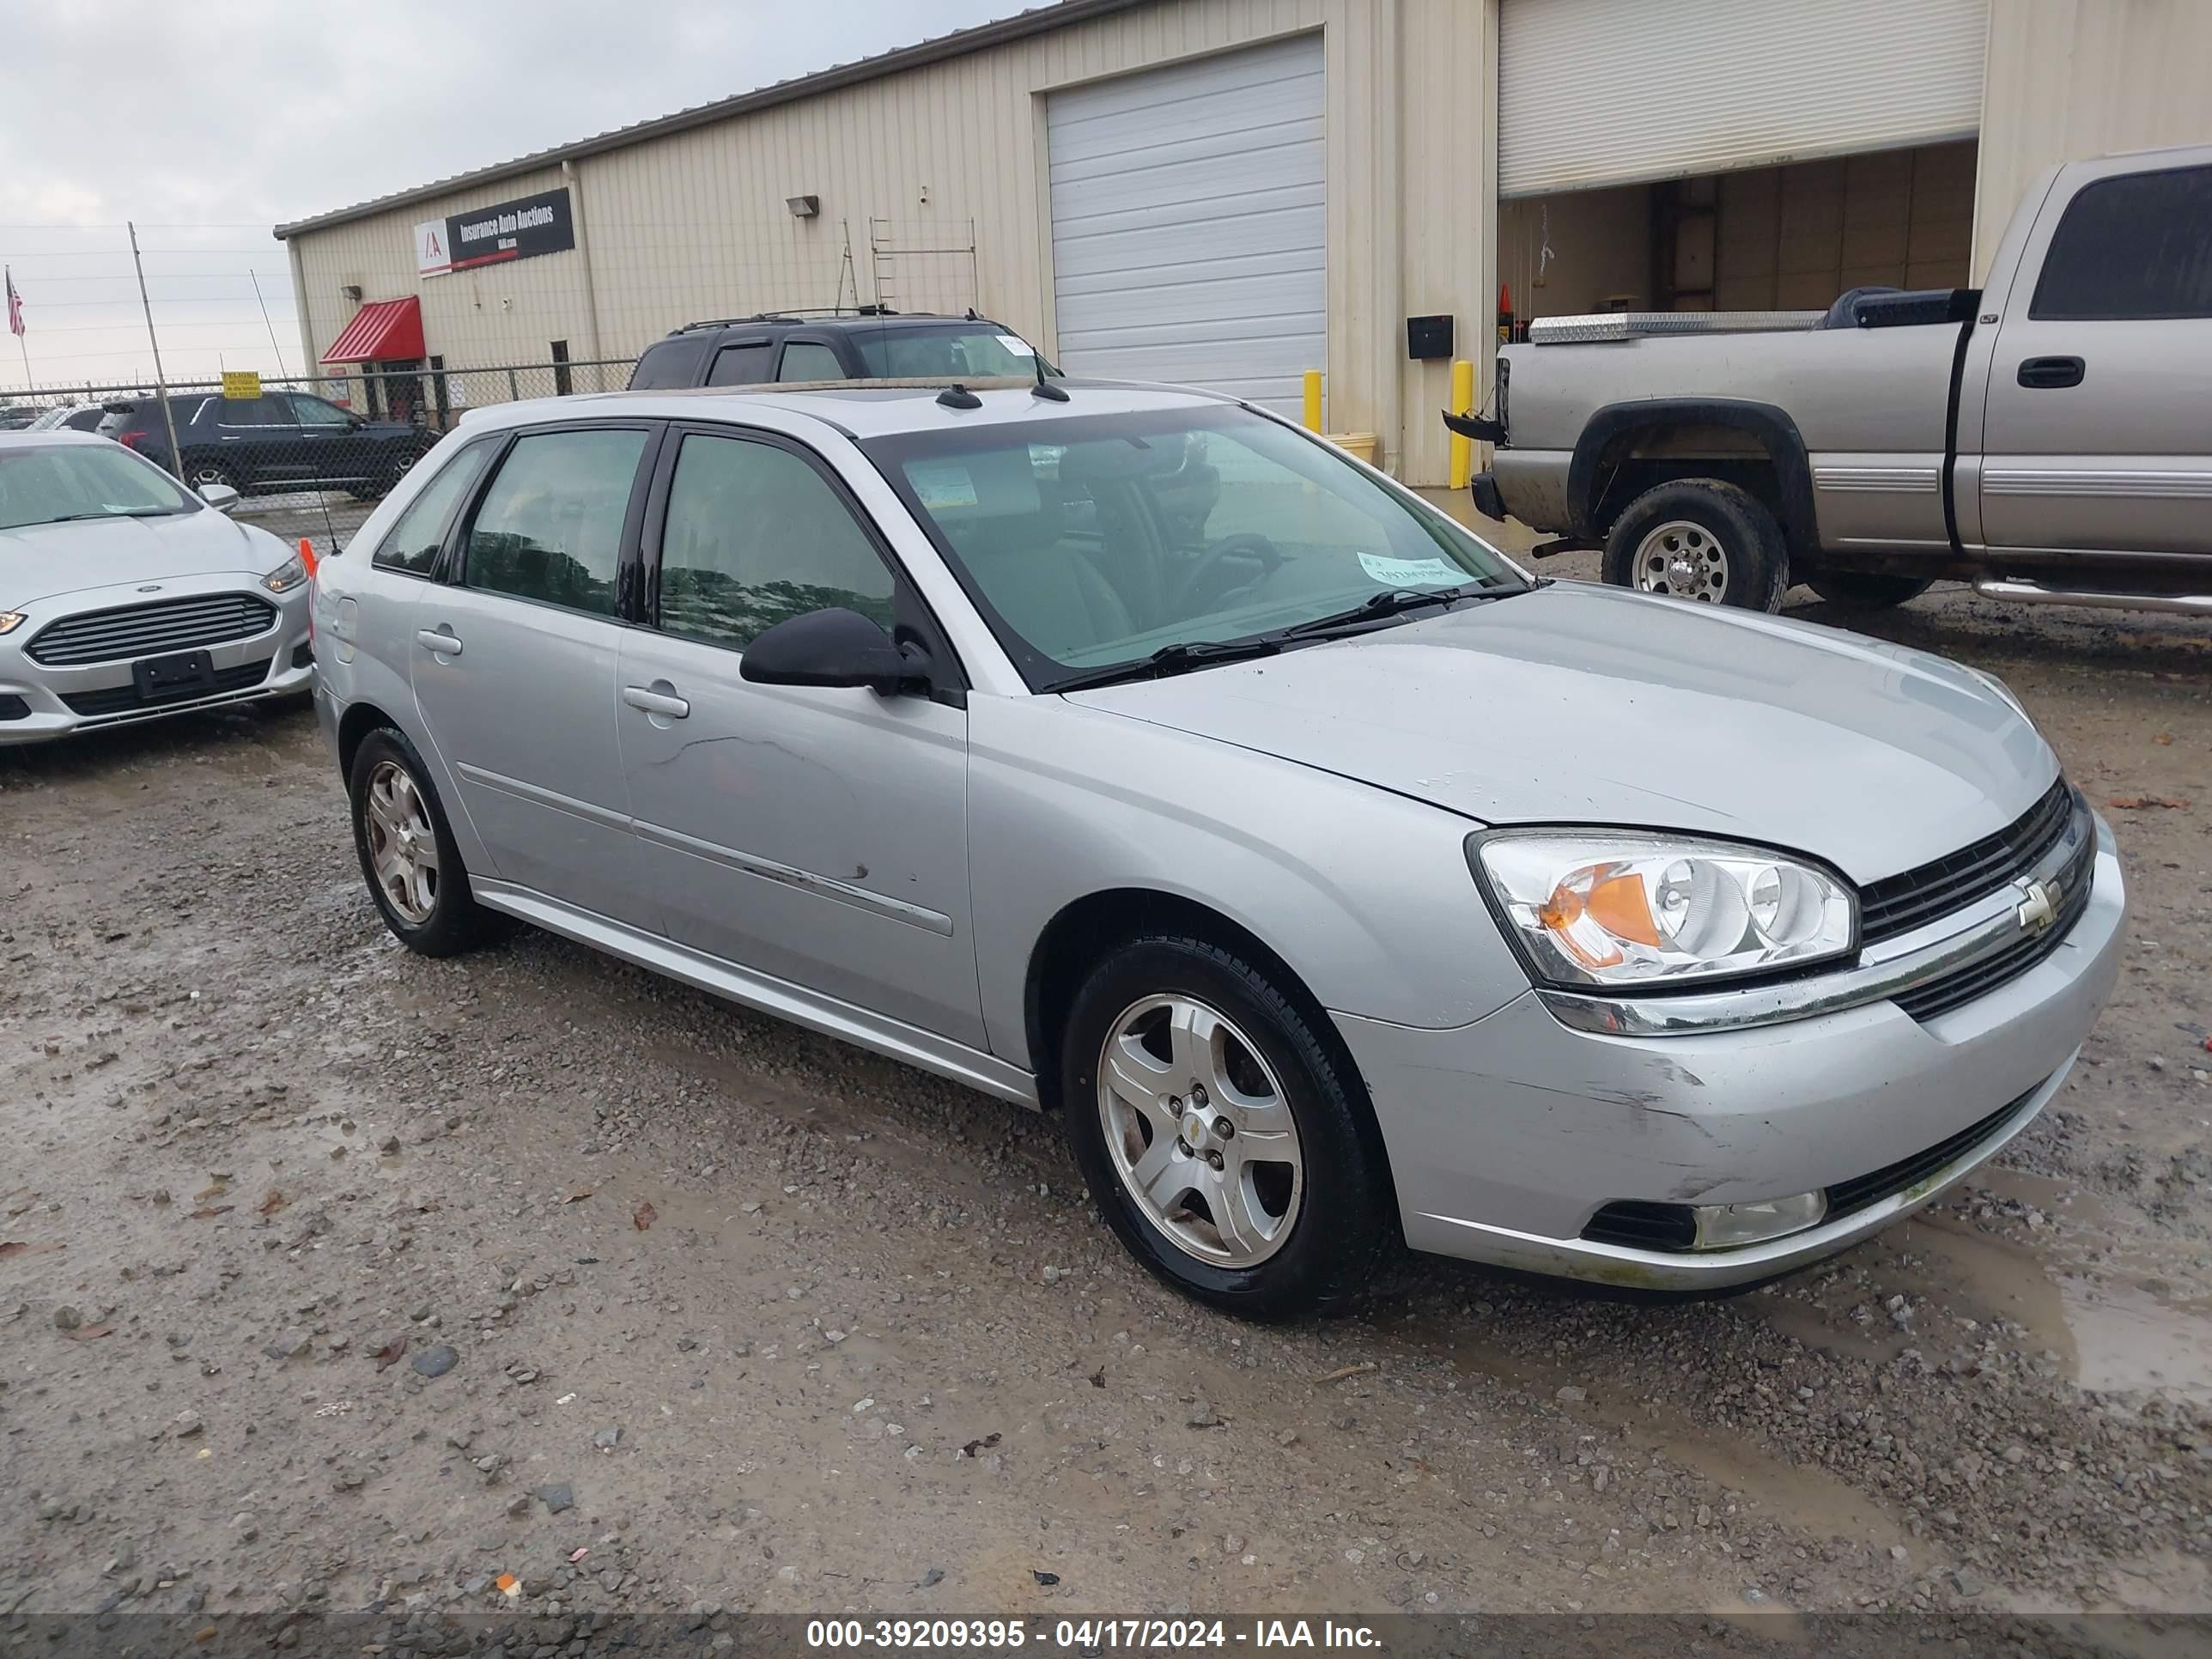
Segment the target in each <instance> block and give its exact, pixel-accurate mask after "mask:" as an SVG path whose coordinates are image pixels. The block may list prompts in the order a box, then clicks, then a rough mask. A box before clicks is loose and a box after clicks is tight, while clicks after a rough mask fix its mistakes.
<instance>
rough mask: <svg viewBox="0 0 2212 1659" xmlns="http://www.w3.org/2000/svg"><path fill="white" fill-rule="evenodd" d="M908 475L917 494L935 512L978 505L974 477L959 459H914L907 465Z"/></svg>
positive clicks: (923, 503) (924, 504)
mask: <svg viewBox="0 0 2212 1659" xmlns="http://www.w3.org/2000/svg"><path fill="white" fill-rule="evenodd" d="M906 476H907V479H908V483H912V484H913V485H914V493H915V496H916V497H917V498H918V499H919V500H920V501H921V504H922V505H923V506H924V507H927V508H928V509H929V510H930V511H931V512H932V513H941V512H943V511H944V510H945V508H947V507H973V506H975V479H973V478H972V477H969V475H968V469H967V468H966V467H964V466H962V465H958V464H957V462H951V461H921V462H915V463H914V464H912V465H908V468H907V470H906Z"/></svg>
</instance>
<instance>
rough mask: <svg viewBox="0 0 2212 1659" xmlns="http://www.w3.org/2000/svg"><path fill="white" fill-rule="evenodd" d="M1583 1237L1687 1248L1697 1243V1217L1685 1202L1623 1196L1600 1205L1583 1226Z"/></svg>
mask: <svg viewBox="0 0 2212 1659" xmlns="http://www.w3.org/2000/svg"><path fill="white" fill-rule="evenodd" d="M1583 1237H1584V1238H1587V1239H1590V1240H1593V1241H1595V1243H1600V1244H1626V1245H1627V1246H1628V1247H1629V1248H1630V1249H1637V1250H1686V1249H1689V1248H1690V1246H1691V1245H1692V1244H1694V1243H1697V1242H1698V1218H1697V1217H1696V1216H1694V1215H1692V1213H1691V1212H1690V1206H1688V1205H1686V1204H1654V1203H1651V1202H1650V1201H1648V1200H1644V1199H1640V1198H1624V1199H1619V1200H1615V1201H1614V1202H1613V1203H1611V1204H1607V1205H1605V1206H1601V1208H1600V1209H1599V1211H1598V1212H1597V1213H1596V1214H1595V1215H1594V1216H1592V1217H1591V1218H1589V1225H1588V1226H1586V1227H1584V1228H1583Z"/></svg>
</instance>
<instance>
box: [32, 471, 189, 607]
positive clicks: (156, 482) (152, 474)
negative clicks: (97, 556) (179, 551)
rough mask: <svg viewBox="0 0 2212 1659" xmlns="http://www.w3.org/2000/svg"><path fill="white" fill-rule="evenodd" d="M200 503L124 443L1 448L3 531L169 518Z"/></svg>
mask: <svg viewBox="0 0 2212 1659" xmlns="http://www.w3.org/2000/svg"><path fill="white" fill-rule="evenodd" d="M198 507H199V502H198V501H197V500H195V499H193V498H192V497H191V496H188V495H185V492H184V490H183V489H181V488H180V487H179V485H178V484H177V483H176V481H175V480H174V479H173V478H171V477H169V475H168V474H167V473H166V472H164V471H161V469H159V468H158V467H155V466H153V465H149V463H147V462H145V461H142V460H140V459H138V458H137V456H136V455H134V454H132V453H131V452H130V451H129V450H127V449H125V448H123V447H120V446H110V445H107V444H57V445H55V446H54V447H52V448H51V449H44V448H29V447H26V448H21V449H18V448H15V447H9V448H6V449H0V530H22V529H27V528H28V527H29V526H33V525H42V524H69V523H72V522H76V521H77V520H86V519H155V518H167V517H168V516H169V515H170V514H171V513H191V512H194V511H197V508H198ZM7 567H8V555H7V553H5V552H4V551H0V579H4V578H5V576H6V574H7ZM111 580H112V579H111Z"/></svg>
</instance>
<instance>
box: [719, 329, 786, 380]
mask: <svg viewBox="0 0 2212 1659" xmlns="http://www.w3.org/2000/svg"><path fill="white" fill-rule="evenodd" d="M772 362H775V343H774V342H773V341H769V340H748V341H746V342H745V343H744V344H743V345H726V346H724V347H723V348H722V349H720V351H718V352H716V353H715V354H714V367H713V368H709V369H708V371H707V384H708V386H758V385H759V384H760V383H761V382H762V381H763V380H767V379H768V371H769V364H770V363H772ZM786 378H787V379H788V378H789V377H788V376H787V377H786Z"/></svg>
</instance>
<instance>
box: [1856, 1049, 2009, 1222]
mask: <svg viewBox="0 0 2212 1659" xmlns="http://www.w3.org/2000/svg"><path fill="white" fill-rule="evenodd" d="M2049 1081H2050V1079H2048V1078H2046V1079H2044V1082H2046V1083H2047V1082H2049ZM2042 1086H2043V1084H2042V1083H2039V1084H2037V1085H2035V1089H2030V1090H2028V1091H2026V1092H2025V1093H2023V1094H2021V1095H2018V1096H2015V1097H2014V1098H2013V1099H2011V1100H2008V1101H2007V1102H2005V1103H2004V1104H2003V1105H2002V1106H2000V1107H1998V1108H1997V1109H1996V1110H1995V1111H1994V1112H1991V1113H1990V1115H1988V1116H1987V1117H1985V1118H1983V1119H1981V1120H1980V1121H1978V1122H1974V1123H1969V1124H1968V1125H1967V1126H1966V1127H1965V1128H1963V1129H1961V1130H1960V1131H1959V1133H1956V1134H1954V1135H1953V1136H1951V1137H1950V1138H1949V1139H1944V1140H1939V1141H1937V1142H1936V1144H1935V1145H1934V1146H1930V1147H1929V1148H1928V1149H1927V1150H1926V1151H1925V1152H1915V1153H1914V1154H1913V1155H1912V1156H1911V1158H1899V1159H1898V1161H1897V1162H1896V1163H1894V1164H1884V1165H1883V1166H1882V1167H1881V1169H1879V1170H1875V1171H1873V1172H1872V1173H1871V1174H1869V1175H1863V1176H1859V1177H1858V1178H1857V1180H1856V1181H1842V1182H1837V1183H1836V1184H1835V1185H1834V1186H1832V1187H1831V1188H1828V1214H1829V1216H1830V1217H1831V1218H1833V1217H1836V1216H1839V1215H1849V1214H1850V1212H1852V1211H1854V1210H1863V1209H1865V1208H1866V1207H1867V1206H1869V1204H1879V1203H1881V1200H1884V1199H1885V1198H1892V1197H1894V1196H1895V1195H1896V1194H1899V1193H1901V1192H1903V1191H1904V1190H1905V1188H1908V1187H1910V1186H1911V1185H1912V1184H1913V1183H1914V1182H1919V1181H1925V1180H1926V1179H1927V1178H1928V1177H1929V1176H1931V1175H1934V1174H1935V1173H1936V1171H1937V1170H1940V1169H1942V1167H1943V1166H1944V1165H1945V1164H1949V1163H1952V1162H1954V1160H1955V1159H1957V1158H1961V1157H1963V1156H1964V1155H1965V1154H1966V1152H1970V1151H1972V1149H1973V1148H1974V1147H1976V1146H1979V1145H1980V1144H1981V1143H1982V1142H1983V1141H1984V1140H1987V1139H1989V1138H1990V1136H1991V1135H1993V1134H1995V1133H1996V1132H1997V1130H1998V1129H1999V1128H2000V1127H2002V1126H2003V1124H2004V1121H2005V1120H2006V1119H2007V1118H2008V1117H2010V1116H2011V1115H2013V1114H2014V1113H2015V1112H2017V1111H2018V1110H2019V1109H2021V1107H2023V1106H2025V1105H2027V1103H2028V1100H2029V1099H2030V1097H2033V1095H2034V1093H2035V1090H2036V1089H2040V1088H2041V1087H2042Z"/></svg>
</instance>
